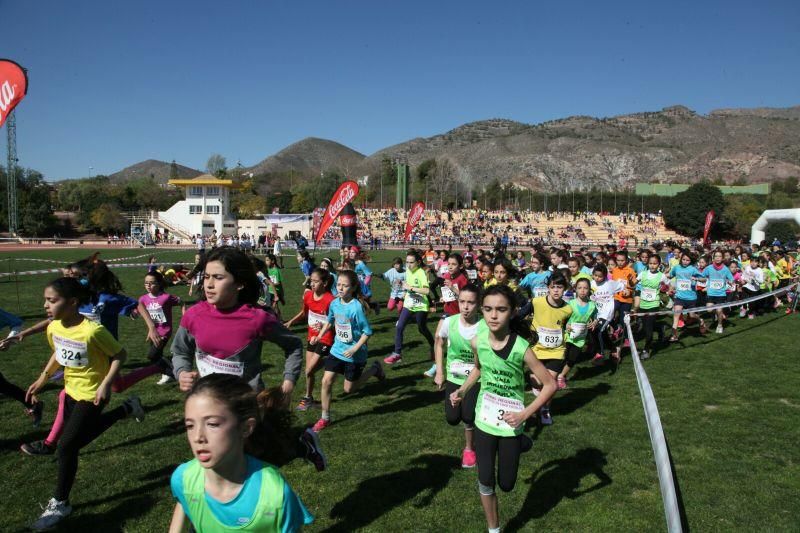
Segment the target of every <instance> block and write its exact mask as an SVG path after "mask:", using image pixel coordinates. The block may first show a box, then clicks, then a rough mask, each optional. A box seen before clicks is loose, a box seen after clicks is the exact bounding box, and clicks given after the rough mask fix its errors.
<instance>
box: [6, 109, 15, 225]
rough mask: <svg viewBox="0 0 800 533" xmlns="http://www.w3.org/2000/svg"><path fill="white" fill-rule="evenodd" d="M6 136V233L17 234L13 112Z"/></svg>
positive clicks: (9, 119) (7, 125) (8, 120)
mask: <svg viewBox="0 0 800 533" xmlns="http://www.w3.org/2000/svg"><path fill="white" fill-rule="evenodd" d="M6 134H7V135H8V154H7V155H8V159H7V161H6V165H7V166H6V182H7V188H8V232H9V233H11V234H12V235H16V234H17V118H16V113H14V112H13V111H12V112H11V113H9V114H8V119H7V120H6Z"/></svg>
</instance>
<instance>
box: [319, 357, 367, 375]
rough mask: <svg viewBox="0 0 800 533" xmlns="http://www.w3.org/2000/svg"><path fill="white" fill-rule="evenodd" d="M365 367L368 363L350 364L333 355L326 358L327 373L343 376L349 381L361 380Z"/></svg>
mask: <svg viewBox="0 0 800 533" xmlns="http://www.w3.org/2000/svg"><path fill="white" fill-rule="evenodd" d="M365 366H367V363H349V362H347V361H342V360H341V359H339V358H338V357H334V356H332V355H329V356H328V357H326V358H325V372H335V373H336V374H342V375H343V376H344V379H346V380H347V381H356V380H357V379H358V378H360V377H361V374H363V373H364V367H365Z"/></svg>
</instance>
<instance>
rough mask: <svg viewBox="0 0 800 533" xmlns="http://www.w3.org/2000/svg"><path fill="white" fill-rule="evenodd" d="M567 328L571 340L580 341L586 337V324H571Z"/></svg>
mask: <svg viewBox="0 0 800 533" xmlns="http://www.w3.org/2000/svg"><path fill="white" fill-rule="evenodd" d="M569 327H570V336H571V337H572V338H573V339H582V338H584V337H585V336H586V324H584V323H583V322H573V323H572V324H570V325H569Z"/></svg>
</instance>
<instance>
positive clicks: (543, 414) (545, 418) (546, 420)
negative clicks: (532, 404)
mask: <svg viewBox="0 0 800 533" xmlns="http://www.w3.org/2000/svg"><path fill="white" fill-rule="evenodd" d="M539 421H540V422H541V423H542V425H543V426H552V425H553V417H552V416H551V415H550V408H549V407H542V408H541V409H540V410H539Z"/></svg>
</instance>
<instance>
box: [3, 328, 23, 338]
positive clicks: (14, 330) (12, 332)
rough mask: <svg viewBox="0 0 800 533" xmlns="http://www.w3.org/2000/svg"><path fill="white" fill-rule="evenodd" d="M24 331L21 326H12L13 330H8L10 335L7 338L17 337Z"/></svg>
mask: <svg viewBox="0 0 800 533" xmlns="http://www.w3.org/2000/svg"><path fill="white" fill-rule="evenodd" d="M21 332H22V330H21V329H19V328H11V331H9V332H8V337H6V339H10V338H11V337H16V336H17V335H19V334H20V333H21Z"/></svg>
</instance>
